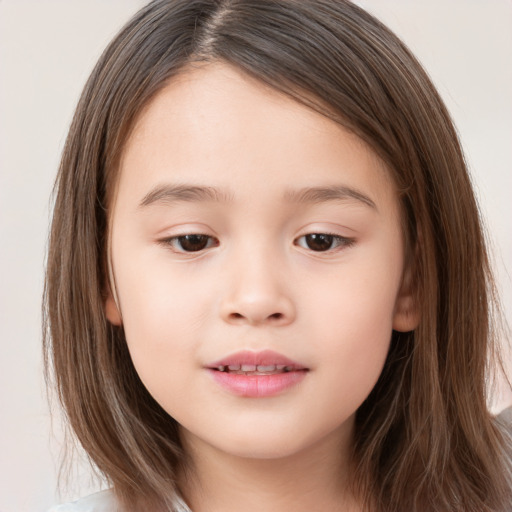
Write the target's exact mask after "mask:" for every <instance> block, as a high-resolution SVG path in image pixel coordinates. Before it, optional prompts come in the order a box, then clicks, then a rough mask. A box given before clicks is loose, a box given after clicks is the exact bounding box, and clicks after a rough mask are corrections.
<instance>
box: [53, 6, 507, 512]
mask: <svg viewBox="0 0 512 512" xmlns="http://www.w3.org/2000/svg"><path fill="white" fill-rule="evenodd" d="M219 60H220V61H223V62H227V63H229V64H231V65H233V66H235V67H237V68H238V69H240V70H242V71H243V72H245V73H248V74H249V75H251V76H253V77H256V78H257V79H258V80H260V81H262V82H265V83H266V84H268V85H270V86H271V87H273V88H275V89H276V90H279V91H281V92H283V93H285V94H287V95H289V96H291V97H293V98H295V99H296V100H297V101H299V102H301V103H303V104H305V105H307V106H309V107H311V108H313V109H315V110H317V111H319V112H321V113H322V114H324V115H326V116H329V117H330V118H332V119H334V120H336V121H337V122H339V123H340V124H342V125H344V126H345V127H346V128H348V129H349V130H351V131H352V132H354V133H355V134H357V135H358V136H359V137H361V138H362V139H363V140H364V141H366V142H367V143H368V144H369V145H370V147H371V148H372V149H373V150H374V151H375V152H376V153H377V154H378V155H379V156H380V157H381V159H382V160H383V161H384V162H385V163H386V164H387V167H388V168H389V169H390V172H391V174H392V176H393V178H394V180H395V183H396V185H397V187H398V190H399V200H400V202H401V207H402V211H403V217H404V235H405V237H406V240H407V246H408V254H409V259H410V264H411V265H412V268H413V269H414V279H413V284H412V286H414V289H415V291H416V296H417V301H418V304H419V307H420V310H421V322H420V325H419V327H418V328H417V329H416V330H415V331H414V332H409V333H398V332H394V333H393V335H392V340H391V349H390V352H389V355H388V359H387V361H386V365H385V368H384V371H383V373H382V375H381V377H380V379H379V381H378V383H377V385H376V386H375V388H374V389H373V391H372V392H371V394H370V396H369V397H368V398H367V400H366V401H365V402H364V403H363V404H362V406H361V407H360V408H359V410H358V412H357V417H356V429H355V445H354V455H353V457H354V466H355V468H356V470H355V473H354V489H355V490H356V491H357V492H358V493H359V495H360V496H361V497H362V498H363V500H364V502H365V503H366V505H367V508H368V510H374V509H373V508H372V506H373V504H375V503H378V507H377V509H378V510H379V512H392V511H393V512H394V511H398V510H399V511H402V510H407V511H411V512H415V511H416V512H420V511H436V512H437V511H441V510H443V511H444V510H446V511H447V510H450V511H457V512H491V511H492V512H498V511H499V512H504V510H505V508H506V505H507V504H510V501H511V500H512V495H511V485H512V484H511V482H512V476H511V475H512V468H511V463H510V459H509V458H508V457H509V455H507V453H510V440H509V438H508V437H507V435H506V433H505V432H504V429H503V428H500V426H499V425H498V423H497V421H496V420H495V419H493V417H492V416H491V415H490V413H489V412H488V408H487V401H486V397H487V382H488V378H489V376H490V375H491V372H492V370H493V368H492V367H491V366H490V365H489V363H488V362H489V361H493V359H492V356H494V355H495V354H496V347H497V334H496V328H495V326H496V325H497V324H496V323H495V322H494V321H493V316H492V315H493V311H494V309H495V305H496V302H495V293H494V286H493V280H492V276H491V271H490V267H489V261H488V257H487V253H486V247H485V240H484V235H483V232H482V227H481V221H480V218H479V212H478V208H477V204H476V202H475V197H474V194H473V191H472V187H471V183H470V179H469V177H468V172H467V169H466V165H465V162H464V156H463V154H462V151H461V148H460V144H459V142H458V138H457V134H456V131H455V129H454V127H453V124H452V122H451V120H450V116H449V114H448V112H447V110H446V107H445V106H444V104H443V102H442V100H441V99H440V97H439V95H438V93H437V91H436V90H435V88H434V86H433V85H432V83H431V81H430V80H429V78H428V76H427V74H426V73H425V71H424V70H423V69H422V67H421V66H420V64H419V63H418V62H417V61H416V59H415V58H414V56H413V55H411V53H410V51H409V50H408V49H407V47H406V46H405V45H404V44H403V43H402V42H401V41H400V40H399V39H398V38H397V37H396V36H395V35H394V34H393V33H392V32H390V30H389V29H387V28H386V27H385V26H384V25H382V24H381V23H380V22H379V21H378V20H376V19H375V18H374V17H372V16H371V15H369V14H368V13H367V12H365V11H364V10H362V9H361V8H359V7H357V6H355V5H354V4H352V3H350V2H348V1H344V0H337V1H336V0H316V1H315V0H304V1H295V0H258V1H250V0H155V1H153V2H151V3H150V4H149V5H148V6H147V7H145V8H143V9H142V10H141V11H140V12H139V13H138V14H136V15H135V17H134V18H133V19H132V20H131V21H130V22H129V23H128V24H127V25H126V26H125V27H124V28H123V29H122V31H121V32H120V33H119V34H118V35H117V37H116V38H115V39H114V40H113V41H112V43H111V44H110V45H109V46H108V48H107V49H106V50H105V52H104V54H103V55H102V57H101V59H100V60H99V62H98V64H97V66H96V67H95V69H94V71H93V73H92V75H91V77H90V78H89V80H88V82H87V84H86V86H85V89H84V91H83V94H82V97H81V99H80V101H79V104H78V107H77V109H76V113H75V116H74V119H73V122H72V125H71V128H70V131H69V135H68V138H67V141H66V145H65V148H64V153H63V156H62V161H61V165H60V170H59V174H58V177H57V183H56V199H55V208H54V216H53V223H52V228H51V235H50V243H49V253H48V263H47V276H46V288H45V309H44V311H45V338H44V349H45V356H46V359H45V360H46V368H47V376H48V377H49V379H50V377H51V376H53V378H54V384H55V385H56V388H57V390H58V394H59V398H60V400H61V402H62V404H63V407H64V410H65V412H66V414H67V419H68V420H69V423H70V425H71V427H72V429H73V430H74V432H75V434H76V436H77V437H78V439H79V441H80V443H81V444H82V446H83V447H84V448H85V450H86V452H87V453H88V454H89V456H90V457H91V459H92V460H93V461H94V463H95V464H96V465H97V467H98V468H99V469H100V471H101V472H102V473H103V474H104V475H105V476H106V477H107V479H108V480H109V481H110V482H111V483H112V484H113V486H114V489H115V491H116V493H117V496H118V498H119V500H120V502H121V503H122V504H123V505H124V507H125V509H126V510H127V511H131V510H135V509H136V508H137V506H138V507H141V506H142V509H145V510H149V509H150V507H153V509H155V510H156V509H160V508H162V509H166V507H167V509H168V510H171V509H172V502H173V495H174V492H175V491H176V474H177V471H178V469H179V467H180V464H183V461H185V460H186V459H185V454H184V453H183V450H182V448H181V446H180V442H179V438H178V430H177V424H176V422H175V420H174V419H173V418H171V417H170V416H169V415H167V413H166V412H165V411H164V410H163V409H162V408H161V407H160V406H159V405H158V404H157V403H156V401H155V400H154V399H153V398H152V397H151V396H150V395H149V393H148V392H147V391H146V389H145V388H144V386H143V385H142V383H141V381H140V380H139V378H138V376H137V373H136V371H135V369H134V367H133V365H132V362H131V359H130V356H129V353H128V350H127V347H126V343H125V339H124V335H123V331H122V328H118V327H115V326H112V325H110V324H109V323H108V322H107V320H106V317H105V311H104V300H105V293H106V290H107V289H108V275H107V274H108V272H107V264H106V261H107V245H108V244H107V238H108V234H107V231H108V221H109V203H110V200H111V198H112V195H113V190H114V188H115V180H116V172H117V167H118V166H117V164H118V161H119V158H120V155H121V153H122V150H123V146H124V143H125V141H126V140H127V137H128V135H129V132H130V129H131V128H132V127H133V124H134V120H135V119H136V118H137V115H138V114H139V113H140V112H141V110H142V109H143V108H144V106H145V105H147V103H148V102H149V101H150V100H151V98H152V97H153V96H154V95H155V93H156V92H158V91H159V90H161V89H162V88H163V87H165V85H166V84H167V83H168V81H169V80H171V79H172V77H173V76H175V75H177V74H179V73H180V71H181V70H183V68H184V67H185V66H186V65H187V64H189V63H191V62H196V61H219ZM144 505H145V506H144Z"/></svg>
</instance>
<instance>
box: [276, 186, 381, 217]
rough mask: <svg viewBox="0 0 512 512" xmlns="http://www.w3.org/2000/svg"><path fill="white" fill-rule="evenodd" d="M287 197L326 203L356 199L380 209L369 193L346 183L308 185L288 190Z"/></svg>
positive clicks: (293, 199) (298, 200) (292, 200)
mask: <svg viewBox="0 0 512 512" xmlns="http://www.w3.org/2000/svg"><path fill="white" fill-rule="evenodd" d="M285 199H286V200H287V201H290V202H293V203H324V202H327V201H346V200H348V199H355V200H356V201H359V202H361V203H363V204H365V205H366V206H369V207H370V208H372V209H374V210H376V211H378V208H377V205H376V204H375V202H374V201H373V200H372V199H370V198H369V197H368V196H367V195H365V194H363V193H362V192H359V191H358V190H356V189H354V188H352V187H348V186H346V185H334V186H329V187H306V188H301V189H298V190H287V191H286V192H285Z"/></svg>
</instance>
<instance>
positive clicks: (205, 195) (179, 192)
mask: <svg viewBox="0 0 512 512" xmlns="http://www.w3.org/2000/svg"><path fill="white" fill-rule="evenodd" d="M231 200H232V197H231V195H230V194H229V193H228V192H227V191H225V190H221V189H218V188H215V187H203V186H197V185H157V186H156V187H155V188H153V189H152V190H151V191H150V192H148V193H147V194H146V195H145V196H144V197H143V198H142V201H141V202H140V204H139V208H143V207H146V206H150V205H153V204H158V203H160V204H164V205H170V204H172V203H175V202H178V201H185V202H187V201H214V202H224V203H225V202H230V201H231Z"/></svg>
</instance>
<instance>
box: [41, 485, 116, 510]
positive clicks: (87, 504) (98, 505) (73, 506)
mask: <svg viewBox="0 0 512 512" xmlns="http://www.w3.org/2000/svg"><path fill="white" fill-rule="evenodd" d="M48 512H119V510H118V508H117V506H116V500H115V498H114V494H113V493H112V491H111V490H107V491H101V492H97V493H95V494H91V495H90V496H87V497H86V498H81V499H79V500H77V501H73V502H72V503H66V504H63V505H56V506H55V507H52V508H51V509H50V510H48Z"/></svg>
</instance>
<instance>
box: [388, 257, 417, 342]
mask: <svg viewBox="0 0 512 512" xmlns="http://www.w3.org/2000/svg"><path fill="white" fill-rule="evenodd" d="M412 266H413V265H408V266H407V268H406V269H405V272H404V276H403V279H402V284H401V286H400V290H399V291H398V295H397V298H396V302H395V310H394V312H393V330H395V331H399V332H409V331H414V329H416V327H418V324H419V323H420V316H421V315H420V308H419V304H418V298H417V293H416V292H417V283H416V280H415V279H414V277H413V270H412V268H411V267H412Z"/></svg>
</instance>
